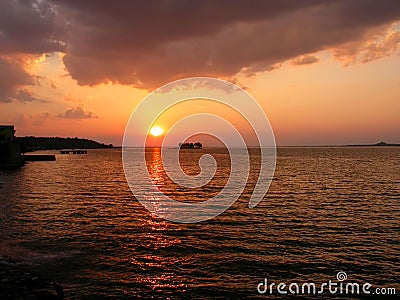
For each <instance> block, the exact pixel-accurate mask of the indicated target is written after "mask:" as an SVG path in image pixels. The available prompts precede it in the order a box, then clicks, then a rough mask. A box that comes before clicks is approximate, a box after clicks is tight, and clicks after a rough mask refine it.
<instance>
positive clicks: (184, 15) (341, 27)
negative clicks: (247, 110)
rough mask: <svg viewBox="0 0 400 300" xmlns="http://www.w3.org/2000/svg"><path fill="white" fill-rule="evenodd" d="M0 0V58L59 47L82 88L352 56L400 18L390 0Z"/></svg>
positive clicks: (399, 6)
mask: <svg viewBox="0 0 400 300" xmlns="http://www.w3.org/2000/svg"><path fill="white" fill-rule="evenodd" d="M0 1H1V0H0ZM0 3H1V6H0V11H2V13H0V18H1V17H5V18H6V19H5V20H6V21H4V20H1V21H0V43H1V42H3V41H4V46H3V45H1V46H0V54H1V53H2V52H7V51H8V52H21V53H37V52H42V51H43V52H52V51H63V52H65V53H66V55H65V56H64V63H65V65H66V68H67V69H68V71H69V72H70V74H71V76H72V77H73V78H74V79H76V80H78V83H80V84H88V85H94V84H98V83H101V82H107V81H112V82H119V83H122V84H132V85H135V86H138V87H141V88H154V87H157V86H160V85H162V84H164V83H167V82H169V81H171V80H174V79H178V78H183V77H188V76H222V77H226V78H228V77H232V76H234V75H235V74H237V73H238V72H240V71H241V72H243V73H247V74H253V73H255V72H259V71H265V70H272V69H274V68H276V67H277V66H279V64H280V63H281V62H283V61H286V60H289V59H293V58H297V57H302V56H303V57H307V55H310V54H311V53H315V52H318V51H320V50H324V49H330V48H337V47H340V46H341V45H344V44H347V47H348V43H349V42H351V41H352V42H354V43H355V44H354V45H353V44H352V45H351V47H352V48H351V49H346V51H347V52H346V53H351V55H354V53H352V51H353V50H354V49H356V48H357V45H359V44H360V43H361V42H362V41H365V40H367V39H369V38H371V36H370V34H371V33H376V32H378V31H379V30H382V29H383V28H384V27H386V28H387V27H388V26H389V25H390V24H391V23H392V22H394V21H397V20H400V2H399V1H397V0H388V1H385V2H384V3H382V2H378V1H374V0H364V1H360V0H352V1H313V0H306V1H287V0H286V1H285V0H283V1H282V0H281V1H264V0H261V1H243V0H238V1H211V0H203V1H197V0H192V1H183V0H179V1H178V0H160V1H108V0H107V1H106V0H84V1H82V0H64V1H61V0H59V1H54V2H49V1H48V0H47V1H46V0H43V1H37V2H36V4H35V5H33V4H32V2H29V1H22V0H21V1H15V0H14V1H1V2H0ZM10 3H11V4H10ZM27 3H30V4H27ZM38 3H40V4H38ZM51 3H54V4H51ZM1 8H3V10H1ZM4 9H5V10H6V11H4ZM7 10H8V11H9V13H7ZM11 16H12V17H11ZM13 25H14V26H13ZM3 27H4V28H5V29H4V28H3ZM357 43H358V44H357ZM64 45H66V47H65V48H64ZM354 51H356V50H354ZM354 51H353V52H354ZM340 53H343V52H340ZM377 57H378V56H377ZM305 62H307V61H305Z"/></svg>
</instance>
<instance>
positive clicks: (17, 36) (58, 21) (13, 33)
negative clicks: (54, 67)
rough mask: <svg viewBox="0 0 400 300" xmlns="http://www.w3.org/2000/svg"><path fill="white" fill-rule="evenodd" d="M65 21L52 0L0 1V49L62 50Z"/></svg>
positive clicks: (21, 51)
mask: <svg viewBox="0 0 400 300" xmlns="http://www.w3.org/2000/svg"><path fill="white" fill-rule="evenodd" d="M65 24H66V23H65V21H63V19H62V18H60V17H59V16H57V13H56V7H55V5H54V4H53V3H52V1H47V0H45V1H43V0H32V1H26V0H9V1H0V53H1V54H13V53H31V54H41V53H46V52H53V51H64V49H65V42H64V41H63V39H64V38H65V36H64V34H65V29H66V27H65Z"/></svg>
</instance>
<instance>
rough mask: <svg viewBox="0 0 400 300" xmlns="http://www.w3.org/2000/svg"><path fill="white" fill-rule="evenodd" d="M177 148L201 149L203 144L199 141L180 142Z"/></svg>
mask: <svg viewBox="0 0 400 300" xmlns="http://www.w3.org/2000/svg"><path fill="white" fill-rule="evenodd" d="M179 148H181V149H201V148H203V145H202V144H201V143H199V142H197V143H183V144H182V143H180V144H179Z"/></svg>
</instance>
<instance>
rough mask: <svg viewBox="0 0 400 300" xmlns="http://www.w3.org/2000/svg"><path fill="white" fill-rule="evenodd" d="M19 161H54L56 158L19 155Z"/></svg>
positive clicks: (49, 155) (40, 155)
mask: <svg viewBox="0 0 400 300" xmlns="http://www.w3.org/2000/svg"><path fill="white" fill-rule="evenodd" d="M21 159H22V161H23V162H26V161H55V160H56V156H55V155H54V154H33V155H27V154H23V155H21Z"/></svg>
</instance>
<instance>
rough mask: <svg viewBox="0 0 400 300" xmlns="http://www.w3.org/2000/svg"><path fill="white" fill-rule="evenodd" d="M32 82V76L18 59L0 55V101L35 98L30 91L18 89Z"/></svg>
mask: <svg viewBox="0 0 400 300" xmlns="http://www.w3.org/2000/svg"><path fill="white" fill-rule="evenodd" d="M34 84H35V81H34V78H33V77H32V76H31V75H30V74H29V73H28V72H26V71H25V69H24V68H23V65H22V64H21V63H20V62H19V61H16V60H10V59H5V58H2V57H0V102H11V101H14V100H16V101H23V102H26V101H33V100H35V99H34V97H33V95H32V94H30V92H28V91H27V90H24V89H20V87H21V86H24V85H34ZM29 94H30V96H31V97H29Z"/></svg>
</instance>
